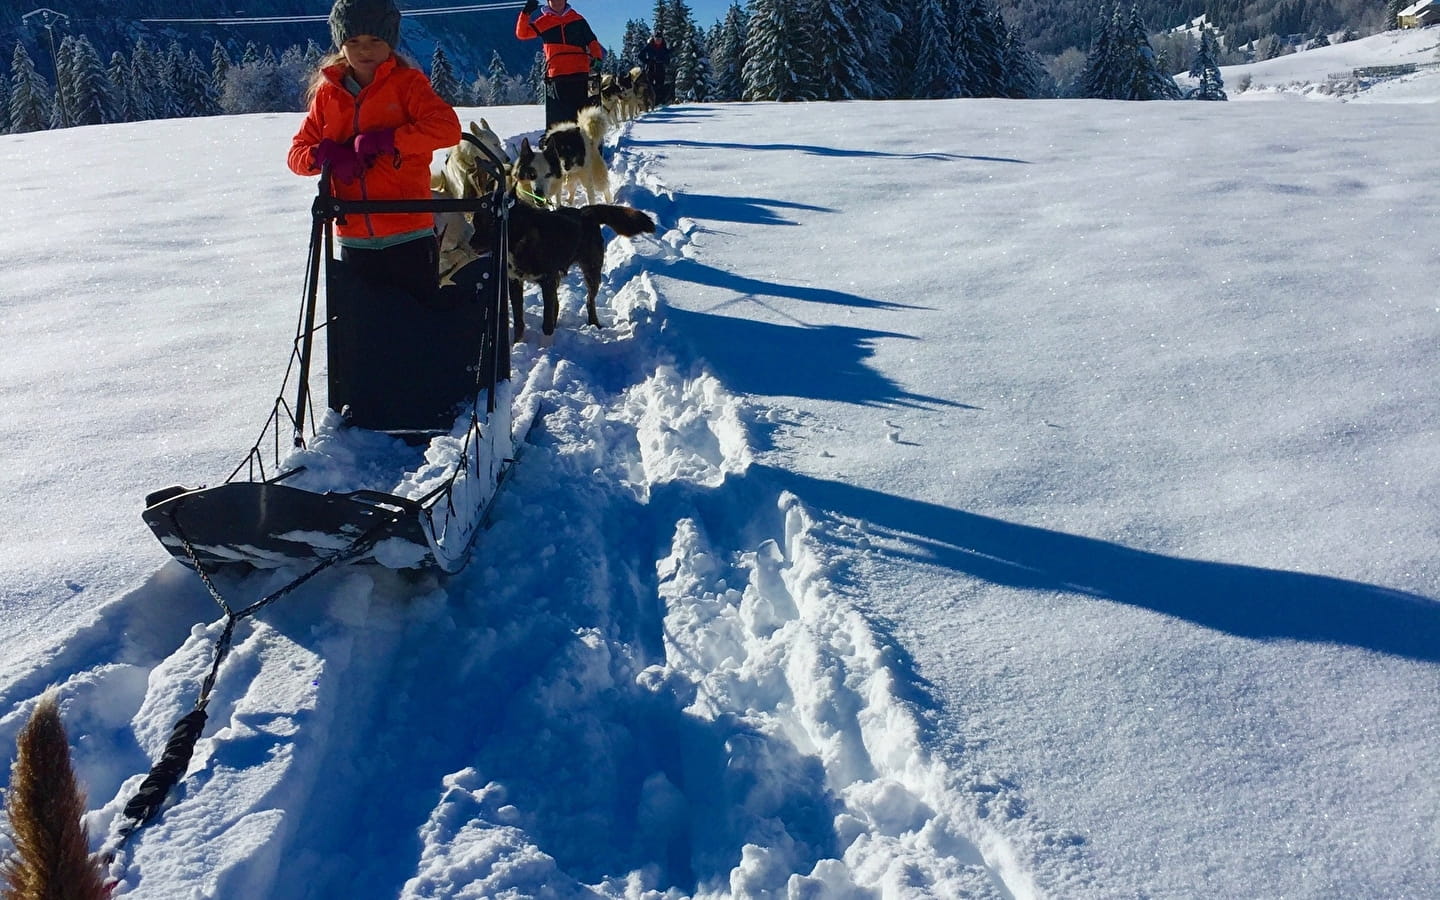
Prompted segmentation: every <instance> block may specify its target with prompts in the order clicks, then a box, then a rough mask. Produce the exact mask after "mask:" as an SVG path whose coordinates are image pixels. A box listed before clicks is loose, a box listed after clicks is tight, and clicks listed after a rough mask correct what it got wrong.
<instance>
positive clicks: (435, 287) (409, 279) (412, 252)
mask: <svg viewBox="0 0 1440 900" xmlns="http://www.w3.org/2000/svg"><path fill="white" fill-rule="evenodd" d="M340 258H341V259H343V260H345V262H346V263H347V264H348V265H349V266H350V267H351V268H352V269H353V271H354V272H355V274H356V275H358V276H359V277H361V278H363V279H364V280H365V281H366V282H368V283H369V284H372V285H375V286H376V287H379V288H381V289H382V290H383V289H385V288H386V287H389V288H399V289H400V290H402V291H405V292H406V293H408V294H409V295H410V296H412V297H414V298H415V299H416V300H419V301H420V302H422V303H427V302H430V301H432V300H434V299H435V295H436V294H437V293H438V292H439V290H440V245H439V244H438V243H437V242H436V240H435V237H434V236H433V235H431V236H427V237H418V238H416V239H415V240H413V241H406V242H405V243H403V244H395V245H394V246H391V247H382V248H380V249H378V250H369V249H365V248H361V247H346V246H344V245H343V244H342V245H341V247H340Z"/></svg>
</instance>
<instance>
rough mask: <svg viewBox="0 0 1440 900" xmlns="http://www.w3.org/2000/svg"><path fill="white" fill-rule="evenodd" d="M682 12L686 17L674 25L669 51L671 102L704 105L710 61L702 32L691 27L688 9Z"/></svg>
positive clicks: (706, 95)
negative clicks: (672, 41) (671, 45)
mask: <svg viewBox="0 0 1440 900" xmlns="http://www.w3.org/2000/svg"><path fill="white" fill-rule="evenodd" d="M682 11H683V13H684V15H685V16H686V18H685V19H684V20H682V21H681V22H680V23H679V24H678V25H675V26H674V28H675V31H676V35H675V43H674V45H673V47H672V48H671V51H670V66H671V70H672V71H673V72H674V73H675V74H674V82H673V84H674V85H675V99H676V100H679V101H681V102H683V103H704V102H705V101H707V100H709V99H710V58H709V56H708V54H707V53H706V50H705V42H704V39H703V33H702V32H701V31H700V29H699V28H697V27H696V26H695V21H694V19H693V18H691V17H690V10H689V8H688V7H684V8H683V9H682Z"/></svg>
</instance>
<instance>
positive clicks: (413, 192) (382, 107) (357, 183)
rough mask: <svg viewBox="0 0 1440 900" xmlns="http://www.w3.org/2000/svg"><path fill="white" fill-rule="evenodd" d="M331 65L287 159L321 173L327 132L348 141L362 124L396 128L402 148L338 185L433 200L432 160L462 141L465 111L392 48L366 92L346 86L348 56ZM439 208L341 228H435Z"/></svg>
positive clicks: (364, 196) (349, 231) (369, 218)
mask: <svg viewBox="0 0 1440 900" xmlns="http://www.w3.org/2000/svg"><path fill="white" fill-rule="evenodd" d="M322 71H323V74H324V79H325V80H324V81H323V82H322V83H321V84H320V88H319V89H318V90H317V91H316V92H315V99H314V100H312V101H310V111H309V113H308V114H307V115H306V116H305V121H304V123H303V124H301V126H300V131H299V132H298V133H297V134H296V135H295V138H294V140H292V141H291V142H290V153H289V155H288V156H287V157H286V162H287V163H288V164H289V166H290V170H291V171H292V172H294V173H295V174H297V175H315V174H318V173H319V171H320V167H319V166H317V165H315V148H316V147H317V146H319V144H320V142H321V141H322V140H324V139H325V138H329V139H330V140H332V141H339V142H340V143H342V144H348V143H350V142H351V141H352V140H354V139H355V135H357V134H359V133H360V132H362V131H374V130H376V129H381V128H393V129H395V153H394V154H392V155H391V156H390V157H388V158H382V159H377V160H376V161H375V163H374V165H372V166H370V167H369V168H368V169H366V170H365V172H364V174H362V175H361V176H360V177H359V178H357V179H355V180H354V181H351V182H350V183H348V184H347V183H345V182H343V181H340V180H339V179H335V180H334V183H333V184H331V189H332V190H333V191H334V193H335V196H336V197H339V198H340V199H342V200H428V199H429V198H430V161H431V159H432V157H433V156H434V154H435V151H436V150H440V149H442V148H445V147H453V146H455V145H456V144H458V143H460V119H459V118H458V117H457V116H456V115H455V110H453V109H451V108H450V105H449V104H448V103H446V102H445V101H444V100H441V99H440V96H439V95H438V94H436V93H435V89H434V88H432V87H431V86H430V79H429V78H428V77H426V75H425V73H424V72H422V71H420V70H419V69H417V68H414V67H412V66H401V65H399V64H398V63H397V62H396V59H395V57H394V56H391V57H390V58H389V59H387V60H385V62H383V63H381V64H380V68H379V69H377V70H376V71H375V80H374V81H372V82H370V83H369V84H367V85H366V86H365V87H364V88H363V89H362V90H361V91H360V93H359V95H358V96H357V95H355V94H352V93H350V91H349V89H348V88H346V87H345V83H344V81H345V75H346V72H347V71H348V68H347V67H346V65H345V64H344V63H339V64H337V65H333V66H329V67H327V68H325V69H324V70H322ZM434 224H435V218H434V216H433V215H432V214H431V213H428V212H426V213H384V214H381V215H366V216H348V217H347V218H346V221H345V224H343V225H338V226H337V227H336V231H337V232H338V233H339V235H340V236H341V237H367V238H368V237H385V236H388V235H392V234H404V233H406V232H410V231H419V230H421V229H424V228H433V227H434Z"/></svg>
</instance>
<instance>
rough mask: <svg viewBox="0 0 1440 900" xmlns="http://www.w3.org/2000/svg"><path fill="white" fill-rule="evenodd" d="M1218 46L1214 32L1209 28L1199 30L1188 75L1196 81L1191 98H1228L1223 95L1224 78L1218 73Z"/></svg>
mask: <svg viewBox="0 0 1440 900" xmlns="http://www.w3.org/2000/svg"><path fill="white" fill-rule="evenodd" d="M1219 55H1220V48H1219V47H1218V46H1217V45H1216V43H1215V34H1214V32H1212V31H1211V30H1210V29H1209V28H1205V29H1202V30H1201V31H1200V46H1199V47H1198V48H1197V49H1196V51H1195V61H1194V62H1192V63H1191V64H1190V77H1191V78H1194V79H1195V81H1196V82H1197V84H1196V87H1195V90H1194V92H1192V93H1191V94H1190V98H1191V99H1192V100H1228V99H1229V98H1228V97H1226V96H1225V79H1224V77H1222V76H1221V74H1220V65H1219V63H1218V62H1217V59H1218V57H1219Z"/></svg>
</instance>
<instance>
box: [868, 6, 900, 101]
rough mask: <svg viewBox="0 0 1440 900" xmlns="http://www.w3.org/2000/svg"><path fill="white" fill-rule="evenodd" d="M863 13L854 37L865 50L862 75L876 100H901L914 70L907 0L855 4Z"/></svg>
mask: <svg viewBox="0 0 1440 900" xmlns="http://www.w3.org/2000/svg"><path fill="white" fill-rule="evenodd" d="M855 9H856V11H857V12H863V14H864V15H863V17H862V18H860V19H857V21H860V22H862V25H861V27H860V29H859V30H858V31H857V32H856V36H857V37H859V38H860V43H861V45H862V46H863V47H864V59H865V72H866V74H867V75H868V76H869V79H870V84H871V86H872V87H873V88H874V97H875V99H877V100H898V99H900V98H902V97H904V96H905V95H906V94H905V91H906V82H907V79H908V76H909V74H910V72H911V71H913V69H914V47H913V44H914V42H913V41H912V40H911V39H910V31H909V28H908V27H906V23H908V22H909V21H910V19H909V16H910V5H909V3H908V2H906V0H874V2H872V3H864V2H860V3H857V4H856V6H855Z"/></svg>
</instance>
